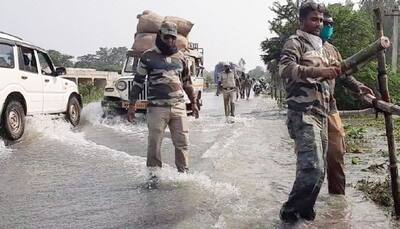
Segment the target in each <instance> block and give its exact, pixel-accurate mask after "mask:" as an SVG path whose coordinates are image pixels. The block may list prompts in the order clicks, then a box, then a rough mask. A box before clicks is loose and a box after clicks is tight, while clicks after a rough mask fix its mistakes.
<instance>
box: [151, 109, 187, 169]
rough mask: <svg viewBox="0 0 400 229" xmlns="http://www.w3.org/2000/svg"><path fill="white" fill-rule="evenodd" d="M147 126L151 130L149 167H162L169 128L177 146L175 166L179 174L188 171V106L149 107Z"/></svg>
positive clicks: (173, 141)
mask: <svg viewBox="0 0 400 229" xmlns="http://www.w3.org/2000/svg"><path fill="white" fill-rule="evenodd" d="M147 126H148V128H149V137H148V147H147V163H146V165H147V167H162V162H161V143H162V140H163V138H164V132H165V128H166V127H167V126H168V127H169V130H170V132H171V139H172V143H173V144H174V146H175V165H176V167H177V169H178V171H179V172H185V171H186V170H188V155H189V128H188V119H187V115H186V105H185V104H184V103H180V104H178V105H175V106H168V107H156V106H150V107H148V108H147Z"/></svg>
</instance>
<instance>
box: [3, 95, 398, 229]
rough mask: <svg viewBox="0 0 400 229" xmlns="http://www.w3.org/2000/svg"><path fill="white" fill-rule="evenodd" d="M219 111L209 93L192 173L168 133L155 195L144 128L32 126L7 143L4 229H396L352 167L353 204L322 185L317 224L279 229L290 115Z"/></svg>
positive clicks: (287, 176) (268, 106) (194, 131)
mask: <svg viewBox="0 0 400 229" xmlns="http://www.w3.org/2000/svg"><path fill="white" fill-rule="evenodd" d="M222 103H223V102H222V96H220V97H216V96H214V94H212V93H204V106H203V109H202V111H201V117H200V119H197V120H195V119H193V118H190V143H191V148H190V173H189V174H183V175H182V174H178V173H177V172H176V170H175V167H174V149H173V147H172V141H171V138H170V135H169V131H168V130H167V132H166V137H165V139H164V142H163V145H162V157H163V161H164V167H163V169H162V171H160V183H159V186H158V188H157V189H148V188H147V183H148V171H147V170H146V167H145V160H146V158H145V157H146V145H147V127H146V124H145V123H143V122H141V123H139V124H138V125H131V124H129V123H127V122H126V121H125V120H124V119H121V118H114V119H106V120H105V119H102V118H101V115H102V111H101V107H100V103H91V104H89V105H87V106H86V107H85V108H84V110H83V114H82V123H81V126H80V127H79V128H76V129H72V128H71V127H70V125H69V124H67V123H65V122H64V121H63V120H60V119H54V118H52V117H35V118H28V120H27V122H28V123H27V128H26V132H25V135H24V137H23V139H22V140H21V141H19V142H17V143H15V144H11V145H8V146H5V144H4V142H3V141H1V140H0V228H375V229H376V228H397V226H398V225H397V226H396V224H395V222H393V221H392V220H391V218H390V217H388V216H387V215H386V213H385V212H384V211H383V210H382V209H381V208H379V207H377V206H376V205H375V204H373V203H372V202H371V201H368V200H366V199H365V198H364V197H363V195H362V193H360V192H359V191H356V190H355V189H354V188H353V187H352V186H353V185H354V183H355V182H356V181H357V180H358V179H360V178H362V176H363V174H359V173H357V172H356V171H358V170H356V169H354V167H352V166H347V167H348V170H347V182H348V185H347V186H348V187H347V196H346V197H342V196H333V195H328V194H327V188H326V182H325V183H324V186H323V188H322V190H321V194H320V196H319V199H318V201H317V204H316V210H317V218H316V220H315V221H314V222H304V221H303V222H299V223H298V224H296V225H294V226H290V225H285V224H282V223H281V222H280V220H279V216H278V213H279V209H280V207H281V204H282V203H283V202H284V201H285V200H286V199H287V197H288V192H289V191H290V188H291V186H292V182H293V181H294V176H295V155H294V153H293V142H292V140H290V139H289V136H288V133H287V129H286V126H285V115H284V112H282V111H279V109H278V108H277V106H276V105H275V102H274V101H272V100H269V99H266V98H262V97H257V98H253V99H250V100H248V101H247V100H241V101H239V102H238V105H237V106H238V108H237V117H236V118H235V123H234V124H226V123H225V118H224V116H223V107H222ZM346 163H347V164H349V163H351V162H349V159H348V158H347V161H346ZM353 170H354V171H353Z"/></svg>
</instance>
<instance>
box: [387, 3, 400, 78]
mask: <svg viewBox="0 0 400 229" xmlns="http://www.w3.org/2000/svg"><path fill="white" fill-rule="evenodd" d="M385 16H393V36H392V39H393V46H392V71H393V72H394V73H396V72H397V56H398V51H397V48H398V42H399V19H398V17H399V16H400V10H399V5H397V4H396V5H395V6H394V8H393V9H392V12H389V13H386V14H385Z"/></svg>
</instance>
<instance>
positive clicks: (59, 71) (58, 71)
mask: <svg viewBox="0 0 400 229" xmlns="http://www.w3.org/2000/svg"><path fill="white" fill-rule="evenodd" d="M66 74H67V70H66V69H65V68H64V67H58V68H56V75H57V76H61V75H66Z"/></svg>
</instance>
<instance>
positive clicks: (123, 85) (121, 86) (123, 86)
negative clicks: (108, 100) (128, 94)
mask: <svg viewBox="0 0 400 229" xmlns="http://www.w3.org/2000/svg"><path fill="white" fill-rule="evenodd" d="M115 86H116V88H117V89H118V90H120V91H123V90H125V89H126V86H127V85H126V82H125V81H118V83H117V84H116V85H115Z"/></svg>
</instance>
